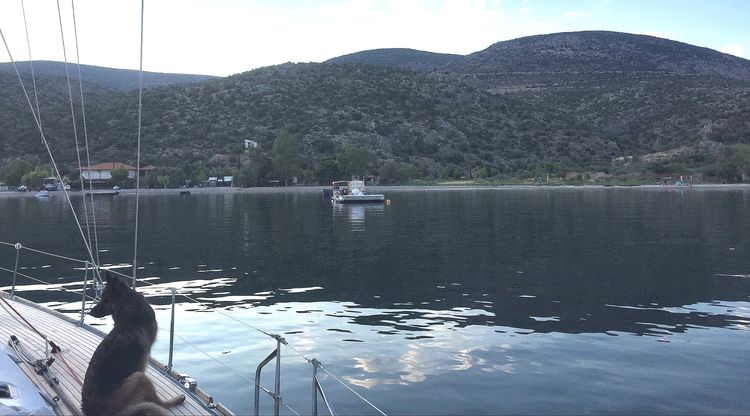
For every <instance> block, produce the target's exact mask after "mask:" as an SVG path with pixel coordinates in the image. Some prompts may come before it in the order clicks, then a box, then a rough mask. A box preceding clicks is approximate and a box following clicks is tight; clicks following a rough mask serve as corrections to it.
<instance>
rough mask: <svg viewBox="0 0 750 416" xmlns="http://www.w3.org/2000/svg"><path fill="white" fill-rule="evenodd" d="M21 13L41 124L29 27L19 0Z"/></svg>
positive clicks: (37, 112) (37, 111)
mask: <svg viewBox="0 0 750 416" xmlns="http://www.w3.org/2000/svg"><path fill="white" fill-rule="evenodd" d="M21 12H22V13H23V28H24V30H25V31H26V48H27V49H28V50H29V66H30V67H31V84H32V85H33V86H34V101H35V102H36V114H37V117H39V124H41V123H42V113H41V111H39V94H38V93H37V89H36V77H35V76H34V59H33V58H32V57H31V41H30V40H29V25H28V24H27V23H26V7H24V4H23V0H21Z"/></svg>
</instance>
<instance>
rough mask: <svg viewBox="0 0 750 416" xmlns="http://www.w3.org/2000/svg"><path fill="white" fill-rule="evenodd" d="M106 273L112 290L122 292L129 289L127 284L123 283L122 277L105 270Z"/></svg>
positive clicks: (108, 284)
mask: <svg viewBox="0 0 750 416" xmlns="http://www.w3.org/2000/svg"><path fill="white" fill-rule="evenodd" d="M104 273H105V275H106V276H107V286H108V287H111V288H112V289H111V290H112V291H114V293H122V292H126V291H127V290H128V287H127V285H126V284H125V283H123V281H122V280H120V278H118V277H117V276H115V275H113V274H112V273H110V272H109V271H106V270H105V271H104Z"/></svg>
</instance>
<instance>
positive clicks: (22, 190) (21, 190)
mask: <svg viewBox="0 0 750 416" xmlns="http://www.w3.org/2000/svg"><path fill="white" fill-rule="evenodd" d="M18 190H19V191H20V192H28V190H29V188H28V187H27V186H26V185H21V186H19V187H18Z"/></svg>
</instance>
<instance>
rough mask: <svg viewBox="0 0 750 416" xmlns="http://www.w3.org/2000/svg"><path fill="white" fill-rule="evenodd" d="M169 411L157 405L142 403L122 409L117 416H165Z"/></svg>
mask: <svg viewBox="0 0 750 416" xmlns="http://www.w3.org/2000/svg"><path fill="white" fill-rule="evenodd" d="M168 414H169V413H168V412H167V410H166V409H165V408H163V407H161V406H159V405H158V404H156V403H151V402H142V403H138V404H134V405H131V406H128V407H126V408H124V409H122V411H121V412H119V413H117V415H116V416H165V415H168Z"/></svg>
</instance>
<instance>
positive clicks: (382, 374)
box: [0, 189, 750, 414]
mask: <svg viewBox="0 0 750 416" xmlns="http://www.w3.org/2000/svg"><path fill="white" fill-rule="evenodd" d="M389 195H392V197H393V199H394V201H396V203H395V204H394V205H392V206H389V207H385V206H382V205H379V206H372V205H368V206H340V205H334V206H331V204H330V201H325V200H322V199H321V198H320V196H319V193H317V192H316V193H310V194H306V193H298V194H297V193H290V192H287V191H284V192H278V193H273V192H269V193H265V194H253V193H237V194H221V195H213V194H209V195H200V194H195V195H191V197H190V198H182V199H180V198H179V197H175V198H171V197H167V196H164V197H162V196H151V197H149V198H145V199H144V200H143V201H142V202H141V204H142V207H143V208H142V209H144V210H145V211H144V212H148V213H149V214H148V215H146V216H144V217H143V218H144V219H143V221H144V223H143V224H141V226H142V229H145V230H148V231H147V232H146V233H144V235H143V240H142V241H140V242H139V247H141V250H142V252H141V253H140V254H139V259H140V260H139V276H142V277H143V278H144V279H148V282H150V283H154V284H156V286H153V287H145V286H144V288H143V289H142V290H143V291H144V292H146V293H147V294H148V296H149V300H150V301H152V302H153V303H154V304H155V305H156V308H157V314H158V315H159V316H160V318H159V319H162V321H160V324H161V325H162V327H165V323H164V322H166V326H168V318H167V316H168V313H167V311H168V306H167V305H168V303H169V300H170V296H169V291H168V290H167V288H169V287H179V288H180V290H182V291H185V293H188V294H190V295H191V296H192V297H193V298H195V299H196V300H198V301H199V302H200V303H198V304H194V303H187V302H184V300H183V303H182V304H181V305H179V312H178V313H179V314H180V316H183V314H184V318H183V320H182V321H181V322H182V327H181V328H180V331H183V335H184V333H185V332H187V334H188V335H190V336H191V337H192V336H196V337H198V339H199V341H197V342H201V345H204V346H207V347H206V348H207V349H209V350H211V351H213V352H216V353H217V354H222V353H224V352H227V353H226V354H222V359H224V360H226V361H227V362H228V363H230V364H231V365H232V366H235V367H237V368H240V367H242V366H245V365H246V364H247V363H257V362H258V361H259V360H260V359H262V358H263V357H264V356H265V355H267V354H268V352H270V351H266V350H265V349H264V346H265V344H262V341H258V345H257V346H256V345H255V341H256V340H255V339H252V341H249V340H248V337H250V335H249V333H250V332H251V331H249V330H248V329H247V328H237V325H236V324H237V322H235V321H232V320H226V319H222V318H223V317H222V316H221V315H219V314H217V313H201V314H197V315H201V316H200V317H196V316H195V315H196V314H195V312H207V311H209V308H217V309H219V310H220V311H222V313H226V314H229V315H231V316H232V317H233V318H236V319H238V320H242V321H245V322H249V323H252V325H253V326H257V327H259V328H261V329H263V330H267V331H269V332H273V333H282V334H285V336H287V339H288V340H289V341H290V343H291V344H292V345H294V346H295V348H297V349H298V350H299V351H300V352H302V353H305V354H311V355H313V356H318V357H320V358H322V359H324V360H325V361H327V362H329V363H331V364H330V365H331V366H332V367H331V368H333V369H335V370H336V372H337V373H338V374H340V375H343V376H344V378H345V379H346V380H348V381H349V382H350V383H352V384H354V385H357V386H361V387H362V388H367V389H369V390H371V391H373V392H379V393H378V394H381V398H382V399H383V401H384V402H388V403H393V404H394V407H393V409H391V410H392V412H393V413H399V412H398V409H405V408H409V409H410V408H411V407H409V406H410V405H411V404H412V402H413V401H415V400H416V401H418V403H419V404H420V406H422V407H423V408H424V413H460V414H468V413H471V414H477V413H503V412H510V413H555V412H557V413H585V412H591V413H602V412H605V411H606V412H611V411H613V410H612V409H615V410H616V411H618V412H619V413H644V411H643V410H644V409H638V408H633V407H628V406H629V405H628V403H651V405H649V406H647V407H646V408H645V410H647V412H652V411H653V410H654V409H655V408H654V407H650V406H653V403H656V402H658V401H656V400H654V397H652V396H653V395H654V394H655V393H654V392H659V394H658V396H659V397H662V398H663V397H676V392H684V391H690V392H691V393H694V394H693V397H703V399H701V400H702V401H697V400H695V399H690V398H686V399H684V400H682V401H677V400H675V401H672V402H670V403H669V407H667V408H666V409H667V410H670V411H672V412H673V413H675V412H681V413H745V412H744V410H748V409H747V406H746V405H745V404H743V403H740V402H739V401H737V400H732V399H727V398H725V397H718V396H716V397H714V396H712V397H711V398H706V395H705V394H702V393H701V391H703V390H699V391H694V390H692V389H695V388H698V387H695V386H702V387H701V388H704V389H705V391H709V390H710V391H716V390H717V386H719V387H718V390H720V391H726V392H734V393H737V396H738V397H739V396H742V394H738V393H740V392H738V387H736V386H744V385H745V384H746V383H744V381H745V380H744V378H742V376H741V375H738V373H742V372H738V371H736V369H737V368H744V367H746V364H745V360H746V358H745V357H746V355H747V353H749V352H750V351H749V350H748V347H747V345H750V344H748V342H747V341H750V338H748V337H750V335H749V334H750V331H749V330H748V328H750V313H749V312H748V311H749V310H750V303H748V300H749V299H750V279H748V275H749V273H750V255H748V253H750V240H749V239H748V238H749V237H748V236H750V217H749V216H748V215H747V213H748V212H750V205H749V204H748V201H749V200H748V196H747V195H748V192H744V191H721V192H709V191H701V190H695V191H691V192H674V190H673V189H671V190H669V191H661V190H639V191H635V190H616V189H613V190H605V189H600V190H594V191H592V190H564V189H560V190H544V189H540V190H525V191H520V190H492V189H476V190H463V191H446V190H440V189H428V190H420V191H419V192H416V191H414V190H408V191H398V190H395V191H393V192H389ZM133 202H134V200H133V199H129V198H117V199H109V200H107V201H102V202H99V204H100V205H101V208H102V209H103V210H105V212H103V213H98V214H97V221H98V224H100V226H99V230H100V232H101V233H102V234H101V237H100V248H101V250H100V251H101V253H100V254H101V255H102V257H103V261H104V262H105V263H107V264H109V265H112V266H113V267H120V266H123V267H128V268H129V262H130V261H131V260H132V254H131V252H130V251H131V250H132V240H131V239H130V238H131V237H130V234H131V233H132V227H131V224H129V221H131V220H129V218H131V214H132V212H133ZM39 205H40V204H38V203H36V202H34V198H30V199H27V200H23V201H21V200H16V199H12V198H8V199H0V212H2V213H3V215H2V216H0V236H1V237H0V240H5V241H23V242H24V243H25V244H26V245H29V246H34V247H37V248H40V249H45V250H49V251H55V252H60V250H61V248H62V250H63V251H64V252H63V253H61V254H65V255H69V256H72V257H77V258H83V257H85V256H84V255H83V254H82V252H81V251H80V250H79V251H76V250H77V249H76V248H75V246H74V245H71V244H70V241H72V240H73V239H74V238H75V237H76V233H77V230H76V229H74V228H73V227H72V226H71V225H70V224H69V223H68V222H66V221H65V218H66V215H67V214H66V212H65V210H64V206H62V205H61V206H58V205H57V204H56V203H55V201H53V200H50V201H49V203H47V204H45V206H44V207H43V209H41V208H40V206H39ZM67 250H70V251H67ZM14 255H15V252H14V250H13V249H12V248H7V247H2V246H0V267H5V268H9V267H12V261H13V259H14ZM20 263H21V267H22V270H24V273H28V274H30V275H34V276H35V277H38V278H42V279H43V280H46V281H49V282H53V283H55V284H56V285H57V286H58V287H61V288H66V289H75V288H76V284H78V283H77V282H80V280H81V279H82V276H83V271H82V270H80V269H79V268H77V267H78V266H77V265H76V266H73V265H70V264H65V263H64V262H62V261H60V260H58V259H51V260H46V259H40V258H38V257H32V256H26V255H25V254H24V255H23V256H22V257H21V259H20ZM9 284H10V277H9V275H7V274H5V273H0V285H2V286H4V287H5V288H7V287H8V285H9ZM24 285H25V287H21V288H19V290H20V291H22V292H23V293H22V294H23V295H24V296H26V297H31V298H33V299H36V300H39V301H42V302H48V303H49V304H50V305H53V306H55V307H56V308H59V309H62V310H66V311H69V312H71V313H75V312H76V311H77V310H79V308H80V304H79V303H78V302H80V296H79V295H77V294H72V293H71V294H65V295H64V296H63V297H59V296H58V295H57V294H51V293H49V292H47V291H44V289H43V287H41V286H38V285H36V284H34V285H31V284H26V283H24ZM217 315H218V316H217ZM165 320H166V321H165ZM225 320H226V321H227V322H224V321H225ZM206 327H210V328H217V329H220V330H221V332H222V335H223V336H222V339H216V337H212V336H209V334H205V331H204V330H203V329H202V328H206ZM211 332H215V331H211ZM190 339H191V340H192V339H193V338H190ZM260 339H263V338H262V337H261V338H260ZM261 344H262V345H261ZM238 346H241V347H238ZM342 346H344V347H345V348H341V347H342ZM163 348H164V347H163V345H160V346H157V347H156V352H157V353H159V351H163ZM659 348H660V349H659ZM248 354H250V355H251V356H248ZM717 357H720V358H717ZM204 358H205V357H201V356H200V355H198V356H197V357H194V356H191V355H189V354H187V355H186V356H184V357H181V358H180V359H181V360H182V361H180V362H181V363H190V364H191V365H196V366H198V367H201V366H207V365H208V364H206V363H204V362H203V361H205V359H204ZM289 365H290V366H292V367H291V370H290V371H291V372H292V375H291V376H290V378H289V380H290V381H289V385H288V386H289V387H286V386H287V385H286V384H285V388H289V389H291V390H293V391H295V392H298V393H299V392H301V393H300V395H307V392H308V389H309V386H308V385H307V384H304V385H303V383H302V382H299V383H298V382H296V381H295V380H296V377H297V376H298V377H299V379H300V380H301V379H304V380H307V379H308V378H309V374H308V370H309V368H307V367H305V363H300V364H289ZM297 366H299V367H297ZM707 366H710V367H711V371H708V370H707ZM242 368H244V367H242ZM717 369H718V373H719V374H721V377H718V376H717V377H714V376H713V375H712V372H713V371H715V370H717ZM285 371H287V370H286V369H285ZM207 372H208V373H210V374H209V375H206V376H204V377H205V379H206V380H207V382H211V383H216V385H222V383H226V381H224V380H223V379H222V377H221V376H220V372H217V371H216V369H215V368H210V369H208V371H207ZM709 373H711V374H709ZM687 379H689V380H687ZM612 380H615V381H616V382H613V381H612ZM696 380H697V381H696ZM696 383H697V384H696ZM743 383H744V384H743ZM625 385H629V386H636V387H630V388H628V389H624V388H623V389H620V387H618V386H625ZM391 386H394V388H393V389H392V388H391ZM395 386H398V387H399V388H400V389H403V390H397V389H395ZM417 386H420V387H417ZM446 386H450V387H451V388H455V391H452V390H451V388H447V387H446ZM640 386H643V388H642V389H641V387H640ZM499 389H502V391H504V392H506V393H508V394H504V395H502V396H503V397H499V396H500V395H497V394H495V392H496V391H500V390H499ZM229 390H232V389H231V388H227V391H229ZM402 392H403V393H402ZM435 392H439V394H437V393H435ZM401 394H403V396H404V397H401V396H399V395H401ZM290 396H291V394H290ZM438 396H439V397H438ZM457 396H458V397H457ZM496 396H497V397H496ZM448 397H450V398H451V399H452V400H448V399H447V398H448ZM524 397H525V398H528V397H535V398H537V399H535V400H534V402H533V403H529V400H528V399H525V400H523V399H522V398H524ZM582 398H586V399H585V400H583V399H582ZM338 399H340V397H337V400H338ZM231 400H233V399H229V400H224V401H228V402H229V404H232V401H231ZM433 403H434V404H433ZM454 403H455V405H454ZM472 403H483V404H484V405H485V406H486V409H485V408H476V407H473V405H472ZM612 403H616V405H613V404H612ZM659 403H661V402H659ZM337 405H338V402H337ZM243 406H246V403H245V401H244V399H242V398H237V399H236V406H233V407H234V408H235V409H237V411H238V412H239V413H242V411H243V409H244V407H243ZM340 406H343V408H344V409H346V410H347V411H346V413H356V412H357V411H356V409H357V408H356V407H350V406H349V404H347V403H344V404H341V405H340ZM352 406H353V405H352ZM665 406H666V405H665ZM422 407H421V408H422ZM302 408H305V407H304V406H302ZM482 409H485V410H482ZM487 409H488V410H487ZM638 410H641V411H640V412H639V411H638ZM657 410H658V409H657Z"/></svg>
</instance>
